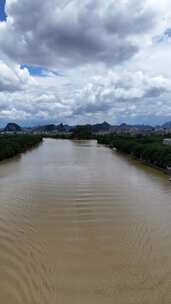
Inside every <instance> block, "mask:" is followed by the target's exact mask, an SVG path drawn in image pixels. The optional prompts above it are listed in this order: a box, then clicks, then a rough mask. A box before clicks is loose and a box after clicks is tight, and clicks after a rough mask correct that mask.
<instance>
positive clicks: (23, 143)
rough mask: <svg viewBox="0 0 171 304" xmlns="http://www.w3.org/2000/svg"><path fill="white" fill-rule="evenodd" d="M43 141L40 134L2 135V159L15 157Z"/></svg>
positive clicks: (0, 142)
mask: <svg viewBox="0 0 171 304" xmlns="http://www.w3.org/2000/svg"><path fill="white" fill-rule="evenodd" d="M41 141H42V137H41V136H38V135H0V161H1V160H4V159H6V158H10V157H13V156H15V155H17V154H19V153H22V152H24V151H26V150H27V149H29V148H31V147H33V146H35V145H36V144H38V143H40V142H41Z"/></svg>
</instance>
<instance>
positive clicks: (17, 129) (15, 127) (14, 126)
mask: <svg viewBox="0 0 171 304" xmlns="http://www.w3.org/2000/svg"><path fill="white" fill-rule="evenodd" d="M20 131H22V128H21V127H20V126H19V125H17V124H16V123H8V124H7V125H6V127H5V128H4V132H20Z"/></svg>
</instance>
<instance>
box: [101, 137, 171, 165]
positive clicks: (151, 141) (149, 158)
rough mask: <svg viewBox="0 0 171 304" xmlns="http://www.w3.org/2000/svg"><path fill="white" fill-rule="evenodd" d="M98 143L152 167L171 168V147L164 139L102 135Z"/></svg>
mask: <svg viewBox="0 0 171 304" xmlns="http://www.w3.org/2000/svg"><path fill="white" fill-rule="evenodd" d="M97 139H98V142H99V143H101V144H105V145H108V146H110V147H111V148H116V149H117V150H119V151H121V152H123V153H126V154H130V155H133V156H134V157H136V158H137V159H140V160H143V161H145V162H148V163H149V164H151V165H155V166H158V167H160V168H163V169H166V168H167V167H171V146H169V145H164V144H163V139H164V138H163V137H162V136H157V135H151V136H129V135H113V134H111V135H101V136H98V138H97Z"/></svg>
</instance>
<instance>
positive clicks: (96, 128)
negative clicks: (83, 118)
mask: <svg viewBox="0 0 171 304" xmlns="http://www.w3.org/2000/svg"><path fill="white" fill-rule="evenodd" d="M111 127H112V126H111V125H110V124H109V123H107V122H106V121H104V122H103V123H101V124H100V123H99V124H95V125H92V126H91V128H92V132H94V133H98V132H107V131H109V130H110V128H111Z"/></svg>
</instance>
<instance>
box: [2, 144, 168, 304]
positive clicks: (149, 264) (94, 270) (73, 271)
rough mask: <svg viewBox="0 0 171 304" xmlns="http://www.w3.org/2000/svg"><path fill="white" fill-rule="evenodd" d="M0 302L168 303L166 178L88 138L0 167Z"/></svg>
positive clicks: (50, 147) (41, 149)
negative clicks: (87, 139)
mask: <svg viewBox="0 0 171 304" xmlns="http://www.w3.org/2000/svg"><path fill="white" fill-rule="evenodd" d="M0 303H2V304H57V303H59V304H71V303H72V304H96V303H98V304H102V303H103V304H104V303H105V304H108V303H111V304H114V303H116V304H153V303H155V304H170V303H171V183H169V182H168V176H167V175H165V174H163V173H161V172H158V171H157V170H155V169H151V168H148V167H146V166H145V165H142V164H140V163H138V162H136V161H132V160H129V159H127V158H125V157H124V156H121V155H119V154H118V153H116V152H114V151H111V150H110V149H108V148H106V147H104V146H101V145H98V144H97V143H96V142H95V141H80V142H78V141H64V140H53V139H45V140H44V142H43V144H41V145H40V146H38V147H37V148H35V149H33V150H31V151H29V152H27V153H25V154H23V155H22V156H21V157H18V158H14V159H11V160H8V161H5V162H3V163H1V164H0Z"/></svg>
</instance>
